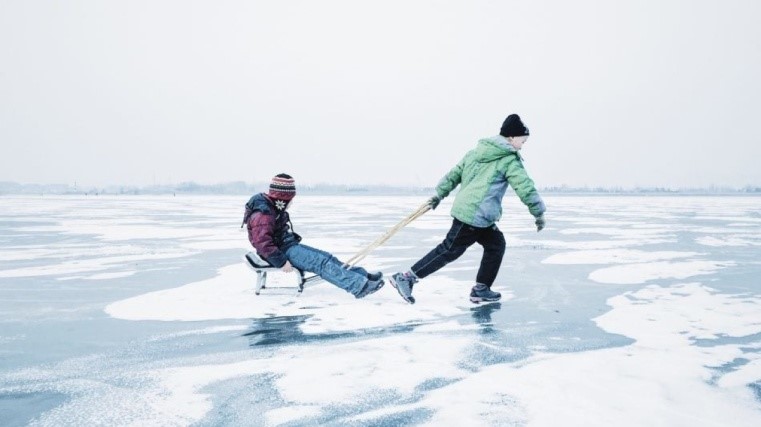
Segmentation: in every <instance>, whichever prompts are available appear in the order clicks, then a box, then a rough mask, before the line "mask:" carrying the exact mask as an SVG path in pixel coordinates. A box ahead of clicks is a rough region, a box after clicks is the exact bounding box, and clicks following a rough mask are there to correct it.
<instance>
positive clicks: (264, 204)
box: [246, 193, 275, 215]
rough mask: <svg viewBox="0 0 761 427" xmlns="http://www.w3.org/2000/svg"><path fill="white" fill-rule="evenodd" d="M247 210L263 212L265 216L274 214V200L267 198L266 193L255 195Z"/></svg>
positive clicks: (250, 200) (247, 205) (247, 204)
mask: <svg viewBox="0 0 761 427" xmlns="http://www.w3.org/2000/svg"><path fill="white" fill-rule="evenodd" d="M246 209H250V210H251V211H252V212H254V211H261V212H262V213H264V214H268V215H269V214H272V212H274V210H275V205H273V204H272V200H270V199H269V198H267V196H266V195H265V194H264V193H259V194H255V195H254V196H253V197H251V199H249V201H248V203H246Z"/></svg>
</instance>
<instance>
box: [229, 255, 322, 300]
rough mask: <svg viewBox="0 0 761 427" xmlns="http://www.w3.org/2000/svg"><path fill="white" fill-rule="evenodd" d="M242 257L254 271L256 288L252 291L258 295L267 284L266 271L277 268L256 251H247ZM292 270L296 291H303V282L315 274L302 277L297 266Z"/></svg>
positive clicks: (301, 272) (302, 274) (302, 273)
mask: <svg viewBox="0 0 761 427" xmlns="http://www.w3.org/2000/svg"><path fill="white" fill-rule="evenodd" d="M243 259H244V260H245V262H246V265H248V266H249V267H250V268H251V269H252V270H254V271H255V272H256V290H255V291H254V293H256V295H259V293H260V292H261V291H262V289H266V286H267V272H268V271H270V270H275V271H278V270H280V269H279V268H277V267H275V266H273V265H272V264H270V263H268V262H267V261H265V260H263V259H262V258H261V257H260V256H259V255H258V254H257V253H256V252H249V253H247V254H246V255H245V256H244V257H243ZM294 270H296V277H297V283H296V287H297V290H298V293H299V294H300V293H301V292H303V291H304V284H305V283H306V282H307V281H309V280H312V279H313V278H315V276H312V277H308V278H307V277H304V272H303V271H302V270H299V269H298V268H295V267H294ZM278 287H279V288H283V287H285V286H278Z"/></svg>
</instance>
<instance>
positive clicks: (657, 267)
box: [589, 260, 735, 285]
mask: <svg viewBox="0 0 761 427" xmlns="http://www.w3.org/2000/svg"><path fill="white" fill-rule="evenodd" d="M733 265H735V264H734V263H733V262H731V261H727V262H720V261H699V260H698V261H683V262H651V263H636V264H626V265H617V266H613V267H606V268H601V269H599V270H595V271H593V272H592V273H590V274H589V279H590V280H593V281H595V282H599V283H610V284H618V285H635V284H641V283H645V282H647V281H650V280H655V279H685V278H688V277H692V276H699V275H705V274H713V273H715V272H716V271H718V270H720V269H722V268H726V267H729V266H733Z"/></svg>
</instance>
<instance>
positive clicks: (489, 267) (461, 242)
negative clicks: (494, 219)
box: [411, 219, 505, 287]
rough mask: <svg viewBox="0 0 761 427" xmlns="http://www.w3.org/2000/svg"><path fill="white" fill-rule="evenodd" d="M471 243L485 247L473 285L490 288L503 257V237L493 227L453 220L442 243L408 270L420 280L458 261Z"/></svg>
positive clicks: (495, 226)
mask: <svg viewBox="0 0 761 427" xmlns="http://www.w3.org/2000/svg"><path fill="white" fill-rule="evenodd" d="M473 243H478V244H479V245H481V246H483V248H484V254H483V255H482V256H481V266H480V267H479V268H478V274H477V275H476V282H477V283H482V284H484V285H486V286H489V287H491V285H492V284H493V283H494V280H495V279H496V278H497V273H499V267H500V265H501V264H502V257H503V256H504V255H505V236H504V235H502V232H501V231H499V229H498V228H497V225H496V224H495V225H492V226H491V227H485V228H479V227H473V226H471V225H468V224H465V223H463V222H461V221H459V220H457V219H455V220H454V221H452V227H451V228H450V229H449V233H447V237H446V238H445V239H444V241H443V242H441V243H440V244H439V245H438V246H436V247H435V248H434V249H433V250H432V251H430V252H428V254H427V255H426V256H424V257H423V258H422V259H420V261H418V262H416V263H415V265H413V266H412V268H411V270H412V272H413V273H415V275H416V276H417V277H419V278H421V279H422V278H423V277H426V276H428V275H429V274H431V273H433V272H435V271H437V270H439V269H440V268H441V267H444V266H445V265H447V264H449V263H450V262H452V261H454V260H456V259H457V258H459V257H460V255H462V254H463V253H465V250H466V249H468V248H469V247H470V246H471V245H472V244H473Z"/></svg>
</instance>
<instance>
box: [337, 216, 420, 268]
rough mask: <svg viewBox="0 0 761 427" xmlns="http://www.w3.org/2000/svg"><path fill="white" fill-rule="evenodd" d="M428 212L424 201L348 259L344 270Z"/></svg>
mask: <svg viewBox="0 0 761 427" xmlns="http://www.w3.org/2000/svg"><path fill="white" fill-rule="evenodd" d="M429 210H431V206H430V205H429V204H428V202H427V201H426V202H425V203H423V204H422V205H420V207H419V208H418V209H417V210H416V211H415V212H413V213H412V214H410V216H408V217H407V218H405V219H403V220H402V221H401V222H399V223H398V224H396V225H395V226H394V227H392V228H391V229H390V230H388V231H387V232H386V233H385V234H384V235H382V236H380V237H379V238H378V239H376V240H375V241H374V242H372V243H371V244H370V245H369V246H367V247H366V248H365V249H362V250H361V251H360V252H359V253H357V254H356V255H354V256H353V257H351V258H349V260H348V261H346V262H345V263H344V267H346V268H349V267H353V266H354V265H355V264H356V263H358V262H359V261H361V260H362V259H364V258H365V257H366V256H367V254H369V253H370V252H371V251H372V250H373V249H375V248H377V247H378V246H380V245H382V244H384V243H385V242H386V241H387V240H388V239H390V238H391V236H393V235H394V234H396V232H397V231H399V230H401V229H402V228H404V227H405V226H407V224H409V223H411V222H412V221H414V220H416V219H418V218H420V217H421V216H423V214H425V213H426V212H428V211H429Z"/></svg>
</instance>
